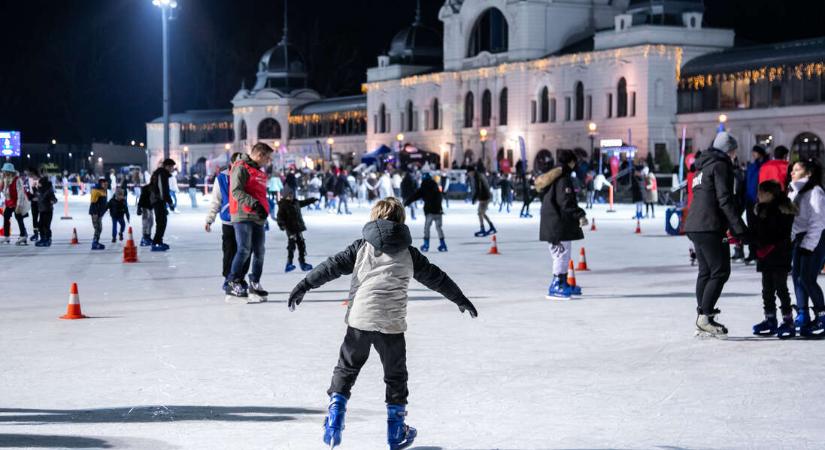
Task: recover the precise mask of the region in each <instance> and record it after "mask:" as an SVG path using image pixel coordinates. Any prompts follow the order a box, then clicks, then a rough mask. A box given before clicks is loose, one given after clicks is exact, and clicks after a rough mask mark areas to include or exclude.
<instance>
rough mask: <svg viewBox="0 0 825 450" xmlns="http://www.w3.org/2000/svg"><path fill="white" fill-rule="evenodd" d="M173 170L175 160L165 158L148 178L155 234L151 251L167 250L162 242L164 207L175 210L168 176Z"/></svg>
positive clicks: (164, 222)
mask: <svg viewBox="0 0 825 450" xmlns="http://www.w3.org/2000/svg"><path fill="white" fill-rule="evenodd" d="M174 171H175V160H173V159H166V160H164V161H163V164H161V166H160V167H158V168H157V169H155V172H154V173H152V177H151V179H150V183H149V184H150V186H151V187H150V189H151V190H150V194H149V195H150V196H149V203H150V205H151V208H152V211H153V212H154V216H155V236H154V238H153V239H152V251H153V252H165V251H166V250H169V245H168V244H165V243H164V242H163V235H164V234H166V216H167V214H168V213H167V212H166V207H167V205H168V206H169V208H171V209H172V211H174V210H175V207H174V202H173V201H172V195H171V194H170V193H169V177H171V176H172V172H174Z"/></svg>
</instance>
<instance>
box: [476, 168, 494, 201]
mask: <svg viewBox="0 0 825 450" xmlns="http://www.w3.org/2000/svg"><path fill="white" fill-rule="evenodd" d="M473 188H474V189H473V203H475V202H476V200H477V201H480V202H489V201H490V182H489V181H487V175H485V174H484V173H482V172H479V171H476V172H475V173H473Z"/></svg>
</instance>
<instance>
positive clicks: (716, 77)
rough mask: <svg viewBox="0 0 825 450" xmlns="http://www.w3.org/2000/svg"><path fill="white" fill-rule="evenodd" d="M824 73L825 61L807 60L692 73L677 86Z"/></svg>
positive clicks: (697, 85) (689, 86) (787, 77)
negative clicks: (723, 71) (794, 63)
mask: <svg viewBox="0 0 825 450" xmlns="http://www.w3.org/2000/svg"><path fill="white" fill-rule="evenodd" d="M823 74H825V61H820V62H808V63H802V64H796V65H787V66H786V65H782V66H772V67H760V68H758V69H750V70H743V71H739V72H732V73H715V74H704V75H692V76H689V77H685V78H682V79H680V80H679V87H680V88H681V89H688V88H691V89H703V88H704V87H705V86H713V85H714V84H719V83H720V82H723V81H729V80H736V81H744V80H750V81H751V82H754V83H755V82H758V81H763V80H768V81H771V82H773V81H776V80H779V81H783V80H788V79H791V78H796V79H797V80H803V79H808V80H811V79H813V78H814V77H822V76H823Z"/></svg>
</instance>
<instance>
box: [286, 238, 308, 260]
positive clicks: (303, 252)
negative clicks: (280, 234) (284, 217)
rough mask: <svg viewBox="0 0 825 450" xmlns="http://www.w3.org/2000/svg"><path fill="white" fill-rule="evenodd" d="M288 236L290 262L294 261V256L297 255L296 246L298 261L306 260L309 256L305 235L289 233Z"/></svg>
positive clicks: (288, 258) (287, 245)
mask: <svg viewBox="0 0 825 450" xmlns="http://www.w3.org/2000/svg"><path fill="white" fill-rule="evenodd" d="M287 238H288V239H289V240H288V241H287V244H286V260H287V262H289V263H290V264H291V263H292V260H293V258H294V257H295V247H296V246H297V247H298V261H299V262H301V263H305V262H306V256H307V244H306V241H304V235H303V234H301V233H294V234H293V233H288V234H287Z"/></svg>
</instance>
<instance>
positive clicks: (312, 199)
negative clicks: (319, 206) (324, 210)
mask: <svg viewBox="0 0 825 450" xmlns="http://www.w3.org/2000/svg"><path fill="white" fill-rule="evenodd" d="M317 202H318V199H317V198H315V197H312V198H311V199H309V204H310V205H311V204H313V203H317Z"/></svg>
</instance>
